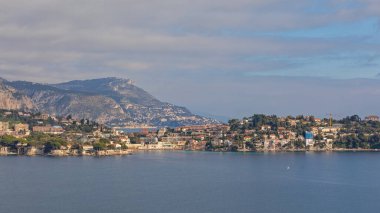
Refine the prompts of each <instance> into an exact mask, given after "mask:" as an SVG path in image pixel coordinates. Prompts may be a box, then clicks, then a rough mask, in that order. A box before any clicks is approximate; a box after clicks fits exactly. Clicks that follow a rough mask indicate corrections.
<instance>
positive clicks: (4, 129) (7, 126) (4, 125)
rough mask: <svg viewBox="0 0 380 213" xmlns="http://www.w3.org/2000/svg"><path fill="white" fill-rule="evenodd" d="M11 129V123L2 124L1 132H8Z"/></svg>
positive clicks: (0, 123)
mask: <svg viewBox="0 0 380 213" xmlns="http://www.w3.org/2000/svg"><path fill="white" fill-rule="evenodd" d="M8 129H9V122H0V131H2V132H6V131H8Z"/></svg>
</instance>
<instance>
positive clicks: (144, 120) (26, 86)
mask: <svg viewBox="0 0 380 213" xmlns="http://www.w3.org/2000/svg"><path fill="white" fill-rule="evenodd" d="M2 82H3V83H2V84H1V85H3V87H6V88H11V89H13V93H12V94H13V96H10V95H9V94H10V92H9V91H8V90H9V89H8V90H5V89H2V90H1V91H0V95H3V96H4V100H7V101H6V102H7V103H8V105H9V104H11V103H12V106H14V108H15V109H16V108H20V109H21V108H22V107H24V108H27V109H31V110H38V111H40V112H44V113H50V114H57V115H63V116H65V115H69V114H71V115H72V116H73V117H76V118H89V119H92V120H96V121H98V122H101V123H108V124H111V125H117V126H123V125H141V124H148V125H154V126H179V125H193V124H206V123H215V122H216V121H215V120H212V119H209V118H205V117H201V116H197V115H194V114H192V113H191V112H190V111H189V110H188V109H186V108H184V107H178V106H175V105H173V104H169V103H164V102H161V101H159V100H158V99H156V98H154V97H153V96H152V95H150V94H149V93H147V92H146V91H144V90H143V89H141V88H139V87H137V86H135V85H133V84H132V83H131V81H130V80H128V79H120V78H102V79H93V80H83V81H70V82H66V83H60V84H51V85H45V84H36V83H31V82H25V81H14V82H9V81H5V80H3V81H2ZM16 94H17V97H19V98H18V99H15V98H13V99H12V97H15V96H16ZM3 96H1V97H3ZM2 100H3V99H2ZM22 100H24V101H22ZM12 101H13V102H12ZM24 102H25V103H24ZM26 103H28V105H27V106H28V107H26ZM6 106H7V105H5V104H3V105H0V108H7V107H6Z"/></svg>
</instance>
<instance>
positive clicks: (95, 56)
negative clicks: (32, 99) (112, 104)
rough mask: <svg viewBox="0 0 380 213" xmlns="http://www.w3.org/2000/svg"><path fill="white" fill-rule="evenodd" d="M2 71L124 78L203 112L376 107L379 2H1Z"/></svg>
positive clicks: (42, 77)
mask: <svg viewBox="0 0 380 213" xmlns="http://www.w3.org/2000/svg"><path fill="white" fill-rule="evenodd" d="M0 49H1V51H0V76H1V77H3V78H5V79H8V80H27V81H34V82H40V83H57V82H63V81H69V80H74V79H93V78H100V77H111V76H112V77H113V76H115V77H122V78H130V79H133V80H135V82H136V85H137V86H140V87H142V88H144V89H145V90H147V91H148V92H150V93H151V94H153V95H154V96H156V97H158V98H159V99H160V100H163V101H168V102H171V103H174V104H178V105H181V106H186V107H188V108H189V109H190V110H192V111H194V112H196V113H201V114H208V115H218V116H224V117H229V118H232V117H242V116H249V115H252V114H255V113H265V114H279V115H288V114H291V115H297V114H315V115H317V116H320V117H323V116H326V115H327V114H329V113H333V114H334V115H335V116H336V117H341V116H345V115H350V114H359V115H367V114H380V108H379V107H378V106H379V104H380V69H379V68H380V1H378V0H288V1H284V0H265V1H262V0H234V1H231V0H202V1H200V0H160V1H158V0H149V1H147V0H81V1H76V0H65V1H62V0H0Z"/></svg>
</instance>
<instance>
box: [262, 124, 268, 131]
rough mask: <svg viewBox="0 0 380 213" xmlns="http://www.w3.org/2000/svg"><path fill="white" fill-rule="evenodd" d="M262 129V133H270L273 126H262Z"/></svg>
mask: <svg viewBox="0 0 380 213" xmlns="http://www.w3.org/2000/svg"><path fill="white" fill-rule="evenodd" d="M260 129H261V131H268V130H271V126H269V125H262V126H261V128H260Z"/></svg>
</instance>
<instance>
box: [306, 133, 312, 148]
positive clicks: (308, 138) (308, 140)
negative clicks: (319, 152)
mask: <svg viewBox="0 0 380 213" xmlns="http://www.w3.org/2000/svg"><path fill="white" fill-rule="evenodd" d="M305 142H306V146H313V145H314V137H313V133H312V132H305Z"/></svg>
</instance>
